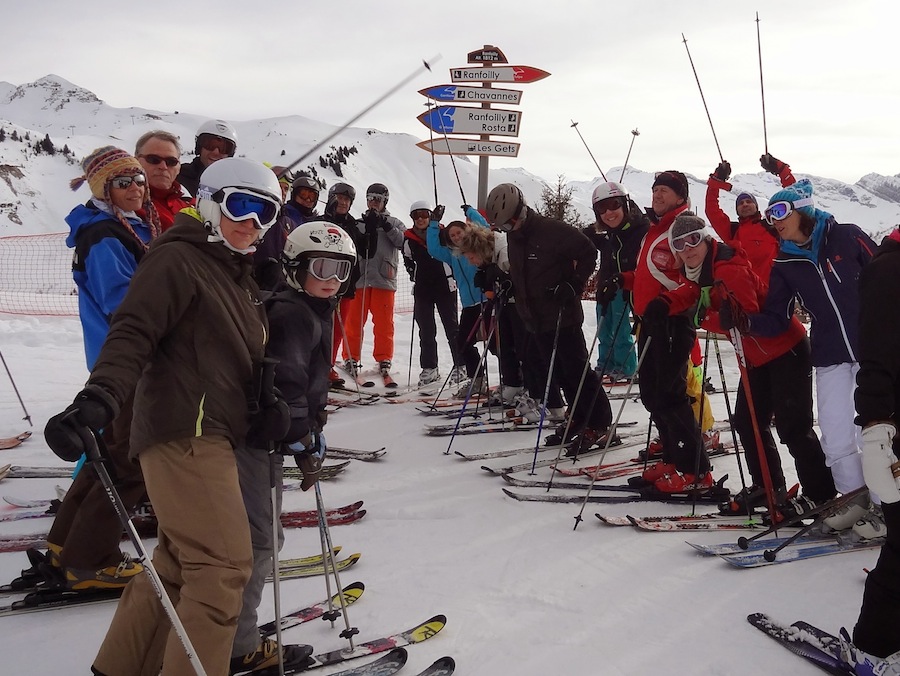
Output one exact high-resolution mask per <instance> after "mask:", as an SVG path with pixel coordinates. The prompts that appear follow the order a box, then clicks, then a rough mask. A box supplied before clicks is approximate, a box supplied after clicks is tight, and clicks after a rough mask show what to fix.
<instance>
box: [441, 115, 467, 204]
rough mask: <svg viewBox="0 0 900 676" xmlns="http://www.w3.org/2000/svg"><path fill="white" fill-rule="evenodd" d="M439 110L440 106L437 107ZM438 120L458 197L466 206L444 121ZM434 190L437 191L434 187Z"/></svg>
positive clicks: (464, 194)
mask: <svg viewBox="0 0 900 676" xmlns="http://www.w3.org/2000/svg"><path fill="white" fill-rule="evenodd" d="M438 109H440V106H438ZM438 120H440V122H439V124H440V125H441V132H442V133H443V134H444V143H446V144H447V154H448V155H449V156H450V164H451V166H452V167H453V173H454V174H455V175H456V185H458V186H459V196H460V197H462V201H463V204H468V202H467V200H466V193H465V192H463V187H462V181H461V180H459V172H458V171H457V170H456V158H455V157H453V152H452V150H451V148H450V139H449V138H448V137H447V130H446V129H444V120H443V119H442V118H441V116H440V115H438ZM435 189H437V188H436V187H435Z"/></svg>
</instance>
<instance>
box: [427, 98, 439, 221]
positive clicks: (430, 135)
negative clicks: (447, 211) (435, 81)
mask: <svg viewBox="0 0 900 676" xmlns="http://www.w3.org/2000/svg"><path fill="white" fill-rule="evenodd" d="M425 105H426V106H428V112H429V117H430V113H431V107H432V103H431V99H428V100H427V101H426V103H425ZM428 140H429V141H431V145H430V146H428V147H429V148H431V182H432V183H433V184H434V205H435V206H437V205H438V204H439V202H438V189H437V163H436V162H435V159H434V130H433V129H432V128H431V125H429V126H428Z"/></svg>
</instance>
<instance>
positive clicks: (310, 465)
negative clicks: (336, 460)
mask: <svg viewBox="0 0 900 676" xmlns="http://www.w3.org/2000/svg"><path fill="white" fill-rule="evenodd" d="M327 451H328V445H327V444H326V443H325V435H324V434H322V433H321V432H310V433H309V434H307V435H306V436H305V437H303V438H302V439H301V440H300V441H295V442H294V443H292V444H287V445H286V446H284V447H283V449H282V452H287V453H290V454H291V455H293V456H294V462H296V463H297V467H299V468H300V471H301V472H302V473H303V481H302V482H301V483H300V490H304V491H306V490H309V489H310V488H311V487H312V486H313V485H315V483H316V481H318V480H319V473H320V472H321V471H322V463H323V462H324V461H325V454H326V453H327Z"/></svg>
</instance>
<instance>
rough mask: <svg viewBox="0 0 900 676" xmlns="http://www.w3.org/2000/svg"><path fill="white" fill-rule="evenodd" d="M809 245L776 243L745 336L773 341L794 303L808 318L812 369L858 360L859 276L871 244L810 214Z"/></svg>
mask: <svg viewBox="0 0 900 676" xmlns="http://www.w3.org/2000/svg"><path fill="white" fill-rule="evenodd" d="M816 217H817V218H816V226H815V228H813V233H812V246H811V247H810V249H803V248H801V247H799V246H797V245H796V244H794V243H793V242H788V241H782V242H781V244H780V247H779V252H778V256H777V258H776V259H775V263H774V265H773V266H772V274H771V276H770V278H769V293H768V295H767V296H766V302H765V306H764V307H763V311H762V313H760V314H755V315H752V316H751V317H750V332H751V333H755V334H758V335H761V336H776V335H778V334H779V333H781V332H783V331H785V330H787V328H788V323H789V322H790V320H791V317H793V315H794V303H795V301H796V302H799V303H800V306H801V307H803V308H804V309H805V310H806V311H807V312H808V313H809V315H810V317H811V319H812V326H811V328H810V333H809V339H810V344H811V346H812V363H813V366H832V365H834V364H843V363H848V362H855V361H858V347H859V273H860V271H861V270H862V268H863V266H864V265H866V263H868V262H869V260H870V259H871V258H872V255H873V253H874V252H875V248H876V246H875V243H874V242H873V241H872V239H871V238H870V237H869V236H868V235H867V234H866V233H864V232H863V231H862V230H861V229H860V228H859V226H857V225H852V224H844V223H837V222H835V220H834V217H833V216H832V215H831V214H828V213H826V212H824V211H818V210H817V211H816Z"/></svg>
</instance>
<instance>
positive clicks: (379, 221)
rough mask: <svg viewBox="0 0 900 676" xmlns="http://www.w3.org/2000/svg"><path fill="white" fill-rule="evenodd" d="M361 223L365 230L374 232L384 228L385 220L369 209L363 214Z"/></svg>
mask: <svg viewBox="0 0 900 676" xmlns="http://www.w3.org/2000/svg"><path fill="white" fill-rule="evenodd" d="M362 222H363V223H365V224H366V230H374V229H375V228H378V227H384V223H385V220H384V218H383V217H382V216H381V214H379V213H378V212H377V211H375V210H374V209H369V210H368V211H366V213H364V214H363V217H362Z"/></svg>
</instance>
